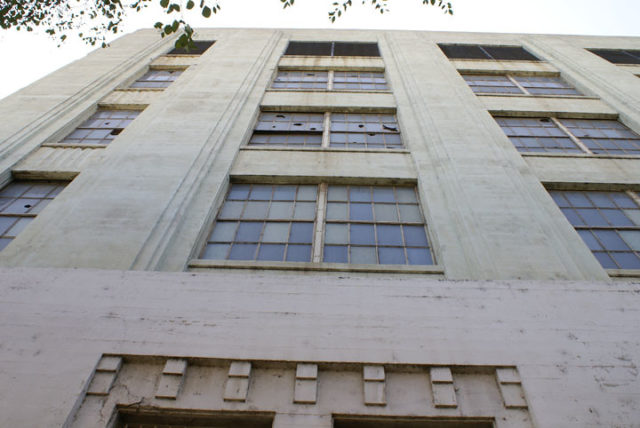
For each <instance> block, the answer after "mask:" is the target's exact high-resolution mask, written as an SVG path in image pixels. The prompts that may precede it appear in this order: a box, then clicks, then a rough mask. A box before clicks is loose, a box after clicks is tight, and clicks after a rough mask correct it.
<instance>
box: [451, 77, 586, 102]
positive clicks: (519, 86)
mask: <svg viewBox="0 0 640 428" xmlns="http://www.w3.org/2000/svg"><path fill="white" fill-rule="evenodd" d="M460 75H461V76H462V78H463V79H464V80H465V82H466V83H467V85H468V86H469V88H470V89H471V90H472V91H473V93H474V94H475V95H478V96H506V97H511V96H519V97H541V98H551V97H553V98H588V96H587V95H585V94H583V93H582V92H581V91H579V90H578V89H577V88H575V87H573V86H571V85H570V83H569V82H567V81H566V80H565V79H564V78H563V77H562V76H561V75H560V73H557V74H551V75H550V74H537V73H536V74H521V73H513V72H511V73H510V72H507V73H487V72H477V73H476V72H461V73H460ZM473 76H476V77H481V78H485V77H504V78H505V79H506V80H507V81H508V82H509V83H510V86H509V87H512V88H515V89H516V90H517V91H519V92H477V91H475V90H474V87H475V86H476V85H472V84H470V82H469V80H467V77H469V78H472V77H473ZM520 78H524V79H527V78H549V79H558V80H560V81H561V82H560V83H564V84H565V85H566V86H564V87H562V88H561V89H568V90H573V91H575V92H576V93H575V94H553V93H538V94H536V93H533V92H531V90H530V89H529V87H530V85H525V84H523V83H522V82H521V81H520V80H519V79H520ZM477 86H482V85H477Z"/></svg>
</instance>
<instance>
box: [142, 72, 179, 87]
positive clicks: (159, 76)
mask: <svg viewBox="0 0 640 428" xmlns="http://www.w3.org/2000/svg"><path fill="white" fill-rule="evenodd" d="M181 74H182V70H149V71H147V72H146V73H145V74H144V75H143V76H142V77H140V78H139V79H138V80H136V81H135V82H133V83H132V84H131V86H130V87H131V88H137V89H140V88H143V89H149V88H151V89H158V88H166V87H168V86H169V85H171V84H172V83H173V82H174V81H175V80H176V79H177V78H178V76H180V75H181Z"/></svg>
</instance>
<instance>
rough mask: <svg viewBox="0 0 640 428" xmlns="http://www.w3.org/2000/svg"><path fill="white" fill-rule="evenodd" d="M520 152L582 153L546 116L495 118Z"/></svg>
mask: <svg viewBox="0 0 640 428" xmlns="http://www.w3.org/2000/svg"><path fill="white" fill-rule="evenodd" d="M495 119H496V121H497V122H498V124H499V125H500V127H502V130H503V131H504V132H505V134H507V137H509V140H511V142H512V143H513V145H514V146H516V148H517V149H518V151H520V152H548V153H584V152H583V150H581V149H580V148H579V147H578V146H577V145H576V144H575V143H574V142H573V141H572V140H571V138H570V137H569V135H567V134H566V133H565V132H564V131H563V130H562V129H560V128H559V127H558V126H557V125H556V124H555V123H553V121H552V120H551V119H548V118H543V119H540V118H511V117H497V118H495Z"/></svg>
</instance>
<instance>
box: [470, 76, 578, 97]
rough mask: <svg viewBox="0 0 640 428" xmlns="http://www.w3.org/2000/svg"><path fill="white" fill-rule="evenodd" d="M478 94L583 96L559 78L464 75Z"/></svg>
mask: <svg viewBox="0 0 640 428" xmlns="http://www.w3.org/2000/svg"><path fill="white" fill-rule="evenodd" d="M462 77H463V78H464V80H465V81H466V82H467V84H468V85H469V87H470V88H471V89H472V90H473V92H475V93H476V94H520V95H522V94H524V95H582V94H581V93H580V92H578V91H577V90H576V89H575V88H573V87H572V86H571V85H569V84H568V83H567V82H565V81H564V80H563V79H562V78H561V77H559V76H518V75H496V74H464V75H463V76H462Z"/></svg>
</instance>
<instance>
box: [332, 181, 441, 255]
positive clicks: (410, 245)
mask: <svg viewBox="0 0 640 428" xmlns="http://www.w3.org/2000/svg"><path fill="white" fill-rule="evenodd" d="M323 261H325V262H334V263H356V264H400V265H403V264H410V265H430V264H433V258H432V256H431V250H430V245H429V241H428V239H427V234H426V228H425V223H424V219H423V218H422V213H421V211H420V206H419V204H418V198H417V196H416V191H415V188H413V187H396V186H337V185H330V186H329V189H328V195H327V211H326V227H325V236H324V248H323Z"/></svg>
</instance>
